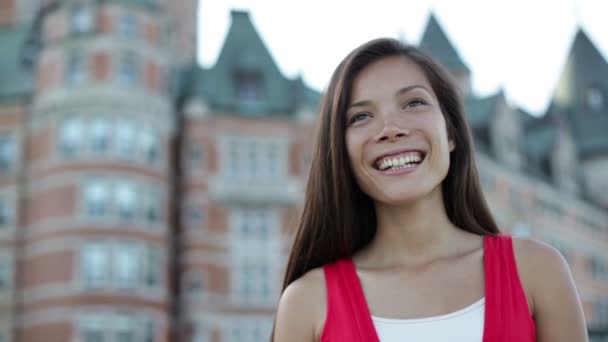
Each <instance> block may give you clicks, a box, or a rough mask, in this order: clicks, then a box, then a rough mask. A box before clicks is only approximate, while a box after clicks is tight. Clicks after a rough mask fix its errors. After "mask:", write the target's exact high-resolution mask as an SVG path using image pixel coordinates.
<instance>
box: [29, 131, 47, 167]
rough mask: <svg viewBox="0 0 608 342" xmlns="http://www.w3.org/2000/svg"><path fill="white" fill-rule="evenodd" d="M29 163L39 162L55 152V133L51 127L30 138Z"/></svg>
mask: <svg viewBox="0 0 608 342" xmlns="http://www.w3.org/2000/svg"><path fill="white" fill-rule="evenodd" d="M28 139H29V143H28V144H27V155H26V160H27V162H33V161H38V160H41V159H44V158H45V157H48V156H49V155H50V154H51V151H52V150H53V148H54V146H53V132H52V129H51V128H50V127H48V126H47V127H45V128H42V129H40V130H38V131H37V132H35V133H34V134H32V135H30V136H29V137H28Z"/></svg>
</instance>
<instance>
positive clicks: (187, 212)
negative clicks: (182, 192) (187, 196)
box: [182, 202, 205, 229]
mask: <svg viewBox="0 0 608 342" xmlns="http://www.w3.org/2000/svg"><path fill="white" fill-rule="evenodd" d="M203 210H204V209H203V206H202V204H200V203H197V202H190V203H188V202H186V204H185V205H184V206H183V209H182V221H183V222H184V225H185V226H186V227H187V228H189V229H200V228H201V225H202V223H203V220H204V216H205V215H204V213H203Z"/></svg>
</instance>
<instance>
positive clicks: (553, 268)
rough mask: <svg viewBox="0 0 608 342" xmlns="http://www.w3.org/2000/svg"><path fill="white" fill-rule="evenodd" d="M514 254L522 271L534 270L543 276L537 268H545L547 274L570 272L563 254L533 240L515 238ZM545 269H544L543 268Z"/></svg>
mask: <svg viewBox="0 0 608 342" xmlns="http://www.w3.org/2000/svg"><path fill="white" fill-rule="evenodd" d="M513 252H514V254H515V259H516V261H517V266H518V267H520V265H521V268H522V270H526V269H528V270H529V269H534V271H535V272H534V273H535V274H538V273H539V272H540V273H541V274H542V273H543V272H544V271H543V270H542V269H537V268H536V266H541V265H542V266H545V267H546V268H547V270H546V272H565V271H568V263H567V262H566V259H564V257H563V256H562V255H561V253H560V252H559V251H558V250H557V249H556V248H555V247H553V246H551V245H549V244H547V243H545V242H542V241H538V240H535V239H531V238H522V237H513ZM543 268H544V267H543Z"/></svg>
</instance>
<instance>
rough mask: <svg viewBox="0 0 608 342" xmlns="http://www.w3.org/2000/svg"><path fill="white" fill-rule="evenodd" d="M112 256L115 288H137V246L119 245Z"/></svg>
mask: <svg viewBox="0 0 608 342" xmlns="http://www.w3.org/2000/svg"><path fill="white" fill-rule="evenodd" d="M117 247H118V248H116V250H115V254H114V263H115V265H114V267H115V270H116V279H115V282H116V286H118V287H120V288H127V289H133V288H135V287H137V281H138V279H139V277H138V270H139V260H138V256H139V255H141V253H138V250H137V246H135V245H133V244H121V245H119V246H117Z"/></svg>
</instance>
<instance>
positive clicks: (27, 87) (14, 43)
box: [0, 26, 34, 98]
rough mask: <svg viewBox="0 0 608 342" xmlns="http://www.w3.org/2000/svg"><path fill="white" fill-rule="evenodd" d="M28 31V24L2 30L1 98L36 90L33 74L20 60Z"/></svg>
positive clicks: (0, 62)
mask: <svg viewBox="0 0 608 342" xmlns="http://www.w3.org/2000/svg"><path fill="white" fill-rule="evenodd" d="M27 32H28V27H26V26H20V27H12V28H9V29H5V30H0V46H1V47H2V53H1V54H0V75H2V77H0V98H7V97H17V96H23V95H30V94H31V93H32V92H33V90H34V89H33V76H32V74H31V72H29V71H27V70H25V69H24V68H23V67H22V65H21V63H20V60H19V59H20V52H21V46H22V45H23V42H24V40H25V38H26V35H27Z"/></svg>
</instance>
